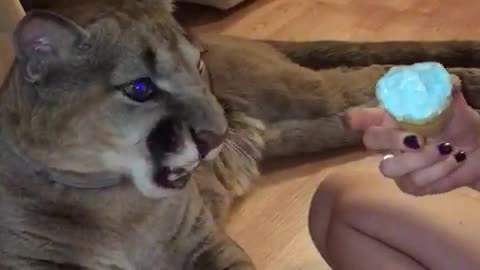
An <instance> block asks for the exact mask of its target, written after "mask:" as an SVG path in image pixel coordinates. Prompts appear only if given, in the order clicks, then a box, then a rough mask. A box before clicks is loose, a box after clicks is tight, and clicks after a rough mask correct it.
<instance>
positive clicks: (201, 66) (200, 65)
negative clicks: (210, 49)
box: [197, 58, 205, 74]
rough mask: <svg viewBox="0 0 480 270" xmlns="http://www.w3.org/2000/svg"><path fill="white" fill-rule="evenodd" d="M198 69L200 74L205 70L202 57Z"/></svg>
mask: <svg viewBox="0 0 480 270" xmlns="http://www.w3.org/2000/svg"><path fill="white" fill-rule="evenodd" d="M197 69H198V71H199V72H200V74H203V72H204V71H205V63H204V62H203V60H202V58H200V59H198V63H197Z"/></svg>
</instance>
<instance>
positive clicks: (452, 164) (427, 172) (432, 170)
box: [410, 152, 466, 188]
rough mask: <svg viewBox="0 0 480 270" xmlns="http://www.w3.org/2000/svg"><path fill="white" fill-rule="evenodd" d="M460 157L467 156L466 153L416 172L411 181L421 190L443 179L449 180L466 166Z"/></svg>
mask: <svg viewBox="0 0 480 270" xmlns="http://www.w3.org/2000/svg"><path fill="white" fill-rule="evenodd" d="M459 155H466V154H465V153H464V152H459V153H457V154H455V155H451V156H449V157H448V158H446V159H445V160H442V161H439V162H437V163H435V164H434V165H432V166H430V167H428V168H426V169H423V170H419V171H416V172H414V173H411V174H410V181H412V182H413V183H414V184H415V185H416V186H418V187H419V188H423V187H426V186H428V185H431V184H432V183H434V182H437V181H439V180H441V179H445V178H447V177H448V176H449V175H450V174H452V172H453V171H455V170H456V169H458V168H459V167H460V166H462V165H463V164H464V161H465V160H464V159H462V160H461V159H458V158H457V157H458V156H459Z"/></svg>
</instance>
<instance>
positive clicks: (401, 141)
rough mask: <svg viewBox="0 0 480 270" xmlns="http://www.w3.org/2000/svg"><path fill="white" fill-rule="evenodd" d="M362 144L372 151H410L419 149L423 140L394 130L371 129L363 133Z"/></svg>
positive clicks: (383, 128) (384, 128) (385, 128)
mask: <svg viewBox="0 0 480 270" xmlns="http://www.w3.org/2000/svg"><path fill="white" fill-rule="evenodd" d="M363 143H364V145H365V147H367V148H368V149H371V150H374V151H412V150H418V149H420V148H421V147H422V146H423V144H424V139H423V138H420V137H419V136H417V135H415V134H412V133H409V132H404V131H401V130H398V129H394V128H388V127H371V128H369V129H367V130H366V131H365V133H364V135H363Z"/></svg>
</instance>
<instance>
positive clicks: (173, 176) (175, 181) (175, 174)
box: [153, 167, 191, 189]
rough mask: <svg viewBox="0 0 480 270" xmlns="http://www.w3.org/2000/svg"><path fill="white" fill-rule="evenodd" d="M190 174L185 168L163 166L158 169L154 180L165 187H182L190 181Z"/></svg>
mask: <svg viewBox="0 0 480 270" xmlns="http://www.w3.org/2000/svg"><path fill="white" fill-rule="evenodd" d="M190 176H191V174H190V172H189V171H187V170H185V169H183V168H178V169H171V168H168V167H161V168H158V169H157V170H156V172H155V174H154V176H153V181H154V182H155V184H157V185H158V186H161V187H163V188H169V189H181V188H184V187H185V185H186V184H187V183H188V180H189V179H190Z"/></svg>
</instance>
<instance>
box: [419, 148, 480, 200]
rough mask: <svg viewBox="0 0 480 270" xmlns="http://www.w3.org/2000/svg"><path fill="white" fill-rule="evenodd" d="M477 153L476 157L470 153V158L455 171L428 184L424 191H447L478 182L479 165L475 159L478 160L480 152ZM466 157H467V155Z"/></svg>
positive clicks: (426, 192)
mask: <svg viewBox="0 0 480 270" xmlns="http://www.w3.org/2000/svg"><path fill="white" fill-rule="evenodd" d="M475 155H476V157H474V156H471V155H470V157H469V158H468V160H464V161H462V163H463V165H462V166H461V167H459V168H458V169H457V170H455V171H453V172H452V173H451V174H449V175H447V176H446V177H443V178H442V179H440V180H438V181H435V182H433V183H432V184H430V185H429V186H427V187H426V188H425V191H424V193H425V194H437V193H445V192H449V191H452V190H454V189H456V188H459V187H461V186H470V185H471V183H474V182H476V181H477V180H478V179H477V177H478V173H477V170H478V165H477V164H476V163H475V161H474V160H478V159H477V158H480V157H479V156H478V153H476V154H475ZM457 158H458V157H457ZM464 158H465V159H466V156H465V157H464Z"/></svg>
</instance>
